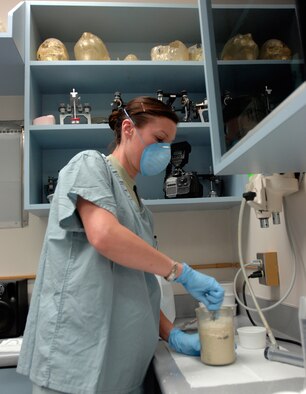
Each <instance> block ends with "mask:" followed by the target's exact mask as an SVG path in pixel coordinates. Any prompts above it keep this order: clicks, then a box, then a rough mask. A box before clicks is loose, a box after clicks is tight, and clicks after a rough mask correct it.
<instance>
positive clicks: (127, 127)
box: [121, 119, 134, 137]
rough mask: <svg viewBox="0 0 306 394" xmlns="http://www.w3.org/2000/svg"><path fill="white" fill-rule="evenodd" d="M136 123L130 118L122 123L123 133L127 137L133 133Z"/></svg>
mask: <svg viewBox="0 0 306 394" xmlns="http://www.w3.org/2000/svg"><path fill="white" fill-rule="evenodd" d="M133 129H134V124H133V123H132V122H131V121H130V120H129V119H124V120H123V122H122V125H121V133H122V135H124V136H126V137H130V136H132V134H133Z"/></svg>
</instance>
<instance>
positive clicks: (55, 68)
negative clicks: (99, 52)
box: [31, 60, 205, 95]
mask: <svg viewBox="0 0 306 394" xmlns="http://www.w3.org/2000/svg"><path fill="white" fill-rule="evenodd" d="M50 63H51V62H39V61H32V62H31V74H32V78H33V79H34V80H35V82H36V83H37V84H38V86H39V90H40V92H41V93H48V94H52V93H59V92H62V93H67V92H70V91H71V89H72V88H73V87H75V88H76V89H78V91H80V92H81V91H86V92H91V93H98V92H101V91H103V92H104V93H114V92H115V91H116V90H119V91H121V92H124V91H129V92H150V93H151V95H152V94H155V93H156V92H157V90H159V89H162V90H164V91H170V92H179V91H181V90H187V92H198V93H201V92H203V91H204V90H205V79H204V67H203V63H202V62H191V61H190V62H189V61H186V62H153V61H134V62H127V61H120V60H118V61H116V60H114V61H113V60H111V61H91V62H87V61H86V62H85V61H77V60H71V61H57V62H52V64H50Z"/></svg>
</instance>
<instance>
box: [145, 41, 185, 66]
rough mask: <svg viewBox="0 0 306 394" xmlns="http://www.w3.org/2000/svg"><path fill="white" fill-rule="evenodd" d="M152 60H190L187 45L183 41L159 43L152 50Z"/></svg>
mask: <svg viewBox="0 0 306 394" xmlns="http://www.w3.org/2000/svg"><path fill="white" fill-rule="evenodd" d="M151 59H152V60H166V61H168V60H189V53H188V49H187V47H186V46H185V45H184V44H183V43H182V42H181V41H178V40H176V41H173V42H170V44H169V45H164V46H163V45H159V46H157V47H154V48H152V50H151Z"/></svg>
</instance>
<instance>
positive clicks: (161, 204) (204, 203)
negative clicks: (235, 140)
mask: <svg viewBox="0 0 306 394" xmlns="http://www.w3.org/2000/svg"><path fill="white" fill-rule="evenodd" d="M143 203H144V205H146V206H147V207H148V208H149V209H150V210H151V211H152V212H187V211H206V210H221V209H222V210H224V209H230V208H233V207H236V206H239V205H240V203H241V197H213V198H210V197H203V198H184V199H183V198H181V199H156V200H143ZM28 209H29V210H30V211H31V212H32V213H33V214H35V215H36V216H48V215H49V209H50V204H31V205H29V207H28Z"/></svg>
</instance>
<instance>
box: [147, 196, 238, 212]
mask: <svg viewBox="0 0 306 394" xmlns="http://www.w3.org/2000/svg"><path fill="white" fill-rule="evenodd" d="M240 203H241V197H240V198H239V197H202V198H181V199H171V200H170V199H165V200H144V204H145V205H146V206H147V207H148V208H149V209H150V210H151V211H152V212H176V211H184V212H185V211H203V210H205V211H206V210H219V209H229V208H233V207H235V206H238V205H240Z"/></svg>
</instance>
